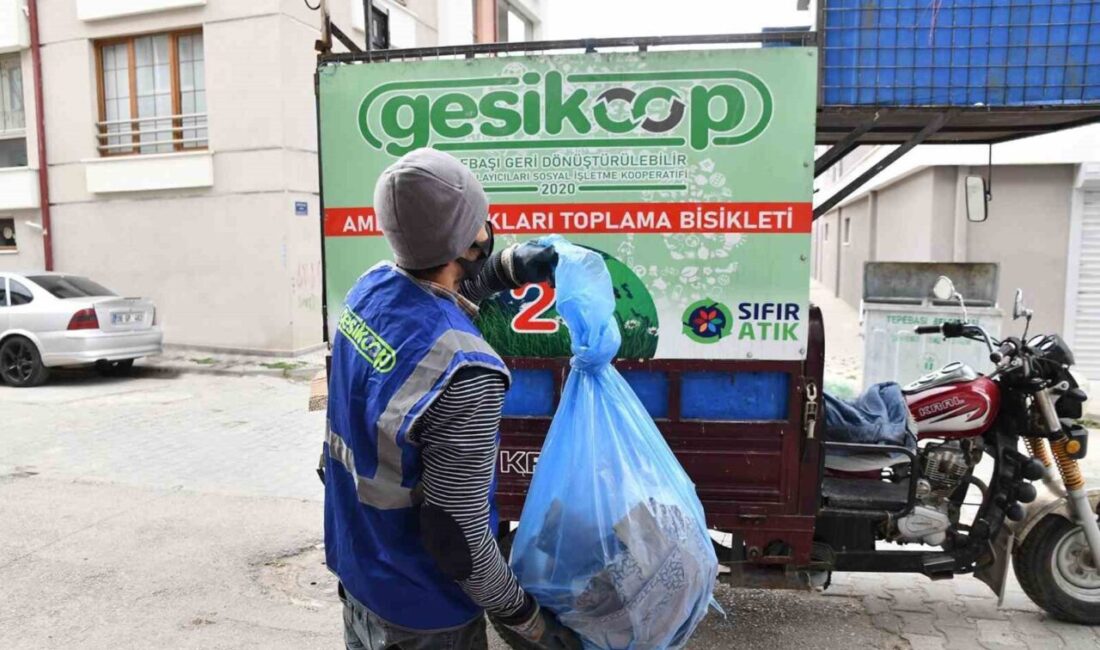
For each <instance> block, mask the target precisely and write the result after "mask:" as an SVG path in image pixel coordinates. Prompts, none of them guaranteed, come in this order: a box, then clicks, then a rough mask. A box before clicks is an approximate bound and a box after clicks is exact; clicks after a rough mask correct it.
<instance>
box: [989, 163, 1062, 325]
mask: <svg viewBox="0 0 1100 650" xmlns="http://www.w3.org/2000/svg"><path fill="white" fill-rule="evenodd" d="M1073 174H1074V167H1073V165H1026V166H1025V165H1021V166H998V167H995V168H994V170H993V186H992V189H993V200H992V201H991V202H990V204H989V220H988V221H986V222H985V223H973V224H968V232H967V257H968V259H969V260H970V261H974V262H999V263H1000V269H1001V274H1000V292H999V294H998V301H999V302H1000V304H1001V309H1003V310H1004V311H1005V312H1006V313H1008V315H1009V318H1008V319H1006V321H1005V325H1004V329H1003V330H1002V331H1004V332H1005V333H1013V334H1017V335H1019V333H1020V332H1019V330H1018V329H1017V328H1018V327H1019V324H1016V325H1012V324H1011V312H1012V298H1013V294H1014V293H1015V291H1016V289H1017V288H1021V289H1023V290H1024V297H1025V299H1026V302H1027V305H1028V306H1029V307H1031V308H1032V309H1034V310H1035V319H1034V320H1033V321H1032V331H1034V332H1061V331H1062V330H1063V326H1064V322H1063V321H1064V318H1065V313H1064V311H1065V294H1066V256H1067V251H1068V243H1069V221H1070V205H1071V201H1072V196H1073Z"/></svg>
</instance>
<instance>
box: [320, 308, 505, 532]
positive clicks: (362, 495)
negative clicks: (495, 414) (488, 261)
mask: <svg viewBox="0 0 1100 650" xmlns="http://www.w3.org/2000/svg"><path fill="white" fill-rule="evenodd" d="M455 350H468V351H471V352H481V353H484V354H487V355H492V356H496V352H495V351H494V350H493V348H492V347H491V346H490V345H489V344H488V343H486V342H485V340H484V339H482V338H481V337H480V336H475V335H473V334H469V333H467V332H463V331H460V330H448V331H447V332H445V333H444V334H443V335H442V336H440V337H439V339H438V340H437V341H436V342H435V344H434V345H433V346H432V348H431V349H430V350H429V351H428V353H427V354H426V355H425V356H424V358H423V359H422V360H421V361H420V363H419V364H417V367H416V369H415V370H413V372H412V373H410V374H409V376H408V378H407V379H406V380H405V382H404V383H403V384H401V387H400V388H398V389H397V391H396V392H395V393H394V395H393V397H392V398H390V401H389V403H388V404H387V405H386V410H385V411H384V412H383V413H382V414H381V415H380V416H379V417H378V425H377V426H378V469H377V471H376V472H375V475H374V477H373V478H371V477H366V476H360V475H359V473H358V472H357V471H356V470H355V457H354V455H353V454H352V451H351V449H350V448H349V447H348V446H347V445H346V444H344V441H343V439H342V438H341V437H340V436H339V435H337V434H336V433H335V432H333V431H332V430H330V429H326V440H327V442H328V445H329V455H330V456H331V457H332V459H333V460H335V461H337V462H339V463H340V464H341V465H343V466H344V468H345V469H346V470H347V471H348V473H350V474H351V475H352V477H353V478H354V479H355V487H356V493H357V494H358V495H359V502H360V503H364V504H366V505H369V506H372V507H375V508H378V509H379V510H393V509H396V508H408V507H411V506H412V490H411V489H410V488H407V487H403V486H402V482H403V480H404V476H402V471H401V447H400V446H398V444H397V438H398V436H399V435H400V434H401V433H403V432H404V431H405V430H406V429H407V428H408V427H409V426H411V425H412V423H413V422H415V421H416V419H417V418H419V417H420V415H421V414H422V413H423V411H424V407H422V408H421V409H420V411H419V412H416V413H412V410H413V409H414V408H416V406H417V403H418V402H419V401H421V400H422V399H423V397H424V395H425V394H427V393H429V392H431V390H432V388H433V387H434V386H435V385H436V383H437V382H438V381H439V379H440V377H442V376H443V374H444V373H445V372H447V368H448V367H449V366H450V363H451V359H452V358H453V357H454V351H455ZM466 365H467V366H484V367H486V368H489V369H492V370H496V371H500V370H501V368H500V366H497V365H494V364H488V363H486V364H480V363H468V364H466ZM505 372H506V371H505ZM424 406H425V407H426V406H427V404H425V405H424ZM410 416H411V417H410Z"/></svg>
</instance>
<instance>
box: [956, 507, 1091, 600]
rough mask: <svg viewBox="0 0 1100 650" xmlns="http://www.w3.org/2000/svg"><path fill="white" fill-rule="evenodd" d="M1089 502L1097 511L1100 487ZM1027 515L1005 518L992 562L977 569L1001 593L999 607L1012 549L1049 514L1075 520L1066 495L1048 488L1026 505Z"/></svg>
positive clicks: (989, 584)
mask: <svg viewBox="0 0 1100 650" xmlns="http://www.w3.org/2000/svg"><path fill="white" fill-rule="evenodd" d="M1088 494H1089V504H1090V505H1091V506H1092V509H1093V510H1096V507H1097V504H1100V489H1093V490H1089V493H1088ZM1025 508H1026V510H1025V514H1024V518H1023V519H1021V520H1020V521H1007V520H1006V521H1005V525H1004V526H1002V527H1001V530H1000V531H999V532H998V533H997V536H996V537H995V538H994V539H993V541H992V543H991V544H990V552H991V555H992V556H993V557H992V561H991V562H989V563H987V564H986V565H985V566H983V567H982V568H981V569H978V570H977V571H975V572H974V577H975V578H977V579H978V580H981V581H982V582H984V583H985V584H986V585H988V586H989V588H990V589H992V590H993V593H995V594H997V604H998V606H999V605H1001V604H1002V603H1003V602H1004V597H1005V584H1006V583H1007V582H1008V567H1009V564H1010V563H1011V561H1012V549H1014V548H1015V547H1017V546H1019V545H1020V544H1023V543H1024V540H1025V539H1027V536H1028V534H1029V533H1030V532H1031V531H1032V529H1033V528H1035V525H1036V524H1038V523H1039V522H1040V521H1042V519H1043V518H1044V517H1046V516H1047V515H1058V516H1060V517H1065V518H1066V519H1069V520H1070V521H1072V520H1073V512H1072V511H1071V509H1070V505H1069V501H1068V500H1067V498H1066V497H1060V496H1057V495H1055V494H1053V493H1051V492H1050V491H1049V490H1044V491H1042V492H1041V493H1040V495H1039V496H1038V497H1037V498H1036V499H1035V501H1032V502H1031V503H1029V504H1027V505H1026V506H1025Z"/></svg>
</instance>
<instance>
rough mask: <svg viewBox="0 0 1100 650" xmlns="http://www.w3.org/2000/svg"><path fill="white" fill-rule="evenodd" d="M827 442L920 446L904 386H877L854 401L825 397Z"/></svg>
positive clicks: (826, 395) (886, 383)
mask: <svg viewBox="0 0 1100 650" xmlns="http://www.w3.org/2000/svg"><path fill="white" fill-rule="evenodd" d="M825 439H826V440H828V441H829V442H857V443H863V444H881V445H897V446H899V447H909V448H910V449H912V448H914V447H916V440H915V439H914V438H913V434H912V433H910V432H909V408H908V406H906V404H905V395H903V394H902V392H901V386H898V385H897V384H895V383H894V382H884V383H881V384H875V385H873V386H871V387H870V388H868V389H867V390H866V391H864V393H863V394H862V395H860V396H859V397H858V398H856V399H854V400H849V401H846V400H842V399H837V398H836V397H833V396H832V395H829V394H828V393H826V394H825Z"/></svg>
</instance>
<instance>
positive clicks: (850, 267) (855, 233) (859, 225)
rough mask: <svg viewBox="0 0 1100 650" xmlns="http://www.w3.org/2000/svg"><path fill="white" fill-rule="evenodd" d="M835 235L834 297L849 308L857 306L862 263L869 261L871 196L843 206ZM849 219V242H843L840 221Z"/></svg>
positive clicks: (842, 222) (871, 230) (860, 295)
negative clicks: (836, 273) (837, 280)
mask: <svg viewBox="0 0 1100 650" xmlns="http://www.w3.org/2000/svg"><path fill="white" fill-rule="evenodd" d="M838 212H839V214H838V215H837V217H838V220H839V225H838V226H837V235H838V237H839V238H840V240H841V243H840V251H841V252H840V260H839V264H840V284H839V287H838V289H837V295H838V296H840V298H841V299H842V300H844V301H845V302H847V303H848V304H851V305H859V303H860V300H862V299H863V263H864V262H866V261H867V260H868V259H870V255H871V234H872V232H873V227H872V224H871V219H872V218H873V215H872V214H871V197H870V196H867V197H865V198H863V199H861V200H859V201H856V202H854V203H851V204H849V205H846V206H844V207H843V208H841V209H840V210H838ZM848 218H850V219H851V231H850V236H849V242H848V243H847V244H845V243H844V219H848Z"/></svg>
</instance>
